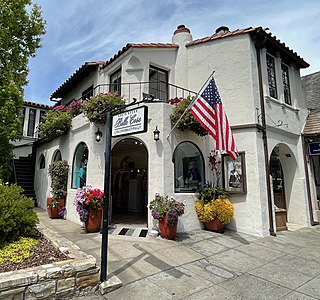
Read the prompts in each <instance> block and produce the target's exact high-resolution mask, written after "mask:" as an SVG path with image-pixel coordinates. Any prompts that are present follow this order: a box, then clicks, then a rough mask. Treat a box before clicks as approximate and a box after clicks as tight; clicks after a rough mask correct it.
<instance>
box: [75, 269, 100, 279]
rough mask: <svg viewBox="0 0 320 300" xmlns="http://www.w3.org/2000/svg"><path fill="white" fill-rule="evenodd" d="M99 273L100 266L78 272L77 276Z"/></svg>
mask: <svg viewBox="0 0 320 300" xmlns="http://www.w3.org/2000/svg"><path fill="white" fill-rule="evenodd" d="M96 273H99V268H92V269H89V270H86V271H82V272H77V278H80V277H83V276H88V275H92V274H96Z"/></svg>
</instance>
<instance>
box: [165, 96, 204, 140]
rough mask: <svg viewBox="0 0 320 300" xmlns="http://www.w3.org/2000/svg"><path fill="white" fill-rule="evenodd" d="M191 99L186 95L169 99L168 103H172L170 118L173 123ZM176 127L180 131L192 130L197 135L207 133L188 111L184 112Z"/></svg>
mask: <svg viewBox="0 0 320 300" xmlns="http://www.w3.org/2000/svg"><path fill="white" fill-rule="evenodd" d="M193 99H194V97H188V98H186V99H184V98H174V99H171V100H170V101H169V103H171V104H172V105H174V108H173V111H172V113H171V115H170V120H171V123H172V124H173V125H174V124H176V123H177V122H178V120H179V118H180V117H181V115H182V114H183V113H184V112H185V110H186V109H187V107H188V106H189V104H190V103H191V101H192V100H193ZM176 128H178V129H179V130H180V131H182V132H194V133H195V134H197V135H199V136H206V135H207V134H208V132H207V131H206V130H205V129H204V128H203V127H202V126H201V124H200V123H199V122H198V121H197V119H196V118H195V117H194V116H193V114H192V113H191V112H190V111H189V112H187V113H185V114H184V116H183V117H182V119H181V120H180V121H179V123H178V124H177V127H176Z"/></svg>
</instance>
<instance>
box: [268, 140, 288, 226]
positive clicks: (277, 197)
mask: <svg viewBox="0 0 320 300" xmlns="http://www.w3.org/2000/svg"><path fill="white" fill-rule="evenodd" d="M270 175H271V176H272V190H273V200H274V210H275V217H276V228H277V231H281V230H287V221H288V218H287V204H286V195H285V187H284V183H285V180H284V175H283V169H282V165H281V161H280V154H279V147H278V146H276V147H275V148H274V149H273V150H272V153H271V157H270Z"/></svg>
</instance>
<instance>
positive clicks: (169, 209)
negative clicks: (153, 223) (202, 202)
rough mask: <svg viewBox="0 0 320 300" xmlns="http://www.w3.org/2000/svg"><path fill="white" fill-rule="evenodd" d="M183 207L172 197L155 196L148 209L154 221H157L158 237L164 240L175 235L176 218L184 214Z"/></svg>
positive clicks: (157, 194)
mask: <svg viewBox="0 0 320 300" xmlns="http://www.w3.org/2000/svg"><path fill="white" fill-rule="evenodd" d="M184 207H185V205H184V204H183V203H182V202H178V201H176V200H175V199H173V197H169V196H161V195H160V194H159V193H156V194H155V198H154V199H153V200H152V201H151V202H150V205H149V208H150V210H151V215H152V217H153V218H154V219H156V220H159V231H160V235H161V236H162V237H163V238H166V239H172V238H174V237H175V236H176V234H177V225H178V217H180V216H182V215H183V214H184Z"/></svg>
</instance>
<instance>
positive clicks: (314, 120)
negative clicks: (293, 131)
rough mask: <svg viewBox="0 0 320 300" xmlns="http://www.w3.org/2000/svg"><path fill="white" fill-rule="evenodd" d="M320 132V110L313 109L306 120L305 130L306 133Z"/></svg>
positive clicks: (316, 133) (315, 133) (314, 133)
mask: <svg viewBox="0 0 320 300" xmlns="http://www.w3.org/2000/svg"><path fill="white" fill-rule="evenodd" d="M319 133H320V111H319V110H318V109H317V110H313V111H310V114H309V116H308V118H307V120H306V125H305V127H304V130H303V134H305V135H318V134H319Z"/></svg>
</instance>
